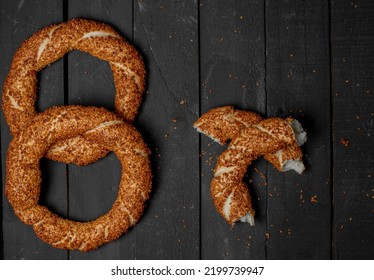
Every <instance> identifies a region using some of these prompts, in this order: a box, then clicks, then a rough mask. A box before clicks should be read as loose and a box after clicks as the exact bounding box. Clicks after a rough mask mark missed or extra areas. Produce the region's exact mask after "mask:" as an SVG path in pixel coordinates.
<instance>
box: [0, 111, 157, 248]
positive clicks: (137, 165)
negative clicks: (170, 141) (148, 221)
mask: <svg viewBox="0 0 374 280" xmlns="http://www.w3.org/2000/svg"><path fill="white" fill-rule="evenodd" d="M77 135H79V136H80V137H82V138H83V139H85V140H88V141H92V142H93V143H96V144H97V145H99V146H102V147H103V148H105V149H107V150H110V151H113V152H114V153H115V154H116V155H117V157H118V159H119V160H120V162H121V165H122V175H121V176H122V177H121V181H120V185H119V190H118V196H117V199H116V200H115V202H114V204H113V207H112V209H111V210H110V211H109V212H108V213H106V214H104V215H103V216H101V217H99V218H98V219H96V220H94V221H90V222H83V223H82V222H76V221H71V220H67V219H64V218H61V217H59V216H57V215H56V214H54V213H52V212H51V211H50V210H48V209H47V208H46V207H44V206H41V205H38V200H39V194H40V183H41V172H40V168H39V160H40V158H41V157H43V155H44V154H45V152H46V151H47V150H48V148H49V147H50V146H51V145H52V144H53V143H55V142H56V141H60V140H62V139H65V138H67V137H74V136H77ZM148 154H149V150H148V148H147V146H146V144H145V143H144V142H143V139H142V137H141V135H140V134H139V133H138V132H137V130H136V129H135V128H134V127H132V126H131V125H130V124H127V123H124V122H123V121H122V120H121V119H120V118H119V117H117V116H116V115H115V114H113V113H110V112H108V111H107V110H105V109H103V108H95V107H83V106H63V107H54V108H51V109H48V110H46V111H45V112H43V113H39V114H37V115H36V116H35V117H34V118H33V120H32V121H31V122H29V124H28V125H27V127H24V128H23V130H22V131H20V132H19V133H18V134H17V135H16V136H15V137H14V138H13V140H12V141H11V143H10V145H9V150H8V155H7V160H6V185H5V193H6V196H7V198H8V200H9V202H10V204H11V205H12V207H13V209H14V211H15V213H16V215H17V216H18V217H19V218H20V219H21V220H22V221H23V222H24V223H26V224H28V225H32V226H33V228H34V231H35V232H36V234H37V236H38V237H40V238H41V239H42V240H44V241H45V242H47V243H50V244H51V245H52V246H54V247H57V248H62V249H79V250H81V251H88V250H93V249H95V248H97V247H98V246H101V245H103V244H105V243H108V242H110V241H112V240H115V239H117V238H118V237H120V236H121V235H122V234H123V233H124V232H125V231H126V230H127V229H128V228H129V227H130V226H133V225H134V224H135V223H136V222H137V221H138V219H139V218H140V216H141V215H142V213H143V208H144V203H145V201H146V200H147V199H148V196H149V193H150V190H151V169H150V163H149V159H148Z"/></svg>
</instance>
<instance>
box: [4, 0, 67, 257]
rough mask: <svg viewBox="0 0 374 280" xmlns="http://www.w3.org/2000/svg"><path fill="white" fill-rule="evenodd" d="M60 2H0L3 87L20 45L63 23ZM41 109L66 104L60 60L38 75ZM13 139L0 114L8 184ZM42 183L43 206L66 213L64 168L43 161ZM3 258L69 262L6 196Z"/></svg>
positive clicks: (40, 0) (62, 165)
mask: <svg viewBox="0 0 374 280" xmlns="http://www.w3.org/2000/svg"><path fill="white" fill-rule="evenodd" d="M62 6H63V3H62V1H61V0H53V1H47V2H46V1H42V0H36V1H32V2H30V1H1V2H0V12H1V17H0V33H1V37H0V40H1V42H0V52H1V54H2V56H1V57H2V58H1V60H0V68H1V69H3V71H2V72H1V77H0V84H3V82H4V79H5V77H6V75H7V73H8V71H9V68H10V64H11V59H12V57H13V54H14V53H15V51H16V50H17V48H18V47H19V46H20V44H21V42H22V41H23V40H25V39H27V38H28V37H29V36H30V35H31V34H32V33H34V32H35V31H37V30H38V29H40V28H41V27H43V26H45V25H49V24H52V23H57V22H60V21H62ZM38 78H39V86H40V90H39V100H38V102H37V108H38V110H41V111H43V110H44V109H46V108H48V107H50V106H53V105H62V104H63V103H64V85H63V63H62V61H58V62H56V63H54V64H53V65H51V66H49V67H47V68H46V69H45V70H43V71H42V72H41V73H40V74H39V76H38ZM10 140H11V136H10V134H9V130H8V126H7V124H6V122H5V119H4V116H3V114H2V115H1V161H2V175H3V176H2V182H3V185H4V182H5V157H6V150H7V147H8V144H9V142H10ZM41 167H42V174H43V183H42V193H41V198H40V203H41V204H43V205H47V206H48V207H49V208H51V209H52V210H53V211H55V212H57V213H59V214H61V215H66V214H67V212H66V211H67V203H66V202H67V191H66V175H65V165H64V164H59V163H54V162H51V161H47V160H44V159H43V160H42V162H41ZM2 209H3V213H2V214H3V220H2V224H3V238H4V248H3V250H4V251H3V257H4V258H5V259H66V257H67V252H66V251H62V250H58V249H54V248H52V247H51V246H50V245H49V244H45V243H43V242H42V241H41V240H40V239H39V238H37V237H36V235H35V233H34V231H33V229H32V227H30V226H26V225H24V224H23V223H22V222H20V221H19V219H18V218H17V217H16V216H15V215H14V212H13V210H12V208H11V206H10V205H9V203H8V201H7V199H6V198H5V197H3V208H2Z"/></svg>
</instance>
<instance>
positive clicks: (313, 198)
mask: <svg viewBox="0 0 374 280" xmlns="http://www.w3.org/2000/svg"><path fill="white" fill-rule="evenodd" d="M317 198H318V196H317V195H313V196H312V197H311V198H310V202H311V203H317V202H318V200H317Z"/></svg>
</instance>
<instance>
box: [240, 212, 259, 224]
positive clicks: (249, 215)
mask: <svg viewBox="0 0 374 280" xmlns="http://www.w3.org/2000/svg"><path fill="white" fill-rule="evenodd" d="M239 221H241V222H243V223H249V224H250V225H251V226H254V225H255V217H254V216H253V215H252V213H251V212H250V211H249V212H247V214H246V215H245V216H243V217H241V218H240V219H239Z"/></svg>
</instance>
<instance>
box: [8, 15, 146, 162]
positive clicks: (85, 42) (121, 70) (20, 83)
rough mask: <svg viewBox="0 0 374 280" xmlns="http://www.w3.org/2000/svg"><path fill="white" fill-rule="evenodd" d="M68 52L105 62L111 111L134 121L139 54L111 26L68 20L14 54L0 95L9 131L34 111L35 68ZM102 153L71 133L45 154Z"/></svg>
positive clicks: (92, 156)
mask: <svg viewBox="0 0 374 280" xmlns="http://www.w3.org/2000/svg"><path fill="white" fill-rule="evenodd" d="M71 50H79V51H83V52H87V53H90V54H91V55H93V56H95V57H97V58H99V59H102V60H105V61H107V62H108V63H109V65H110V68H111V69H112V72H113V78H114V84H115V89H116V96H115V101H114V102H115V104H114V107H115V112H116V113H117V114H118V115H119V116H121V117H122V118H123V119H124V120H125V121H126V122H128V123H132V122H133V121H134V119H135V117H136V115H137V113H138V109H139V106H140V104H141V100H142V94H143V91H144V89H145V76H146V70H145V66H144V62H143V59H142V57H141V55H140V54H139V52H138V51H137V50H136V49H135V47H134V46H133V45H131V44H129V43H128V42H127V41H126V40H125V39H124V38H123V37H122V36H120V35H119V34H118V33H117V32H116V31H115V30H114V29H113V28H112V27H111V26H109V25H107V24H104V23H100V22H96V21H92V20H86V19H72V20H70V21H68V22H64V23H61V24H54V25H50V26H47V27H44V28H42V29H41V30H39V31H38V32H36V33H34V34H33V35H32V36H31V37H29V38H28V39H26V40H25V41H24V42H23V43H22V44H21V46H20V47H19V49H18V50H17V52H16V53H15V55H14V57H13V61H12V65H11V68H10V71H9V74H8V76H7V78H6V80H5V82H4V86H3V94H2V108H3V111H4V115H5V118H6V120H7V123H8V125H9V128H10V131H11V133H12V135H15V134H17V133H18V132H19V131H20V130H22V129H23V128H24V127H25V126H27V125H28V124H29V123H30V121H31V120H32V119H33V117H35V115H36V114H37V112H36V109H35V102H36V97H37V72H38V71H40V70H41V69H43V68H45V67H46V66H48V65H50V64H51V63H53V62H54V61H56V60H58V59H60V58H61V57H63V56H64V54H65V53H67V52H69V51H71ZM72 143H74V145H72ZM65 148H66V149H67V150H65ZM82 151H85V152H86V155H85V156H84V157H83V155H82V154H80V152H82ZM87 151H88V152H87ZM107 152H108V150H106V149H104V148H103V147H102V148H101V149H99V147H98V145H96V144H94V143H92V142H90V141H88V140H86V139H83V138H81V137H77V139H63V140H61V141H60V142H57V143H55V144H54V145H53V146H51V149H50V150H49V151H47V153H46V157H47V158H49V159H52V160H57V161H62V162H64V163H72V162H73V163H76V164H79V165H86V164H88V163H91V162H94V161H96V160H97V159H99V158H101V157H103V156H105V155H106V154H107ZM72 155H74V156H72ZM82 158H84V159H85V161H83V160H82Z"/></svg>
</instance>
